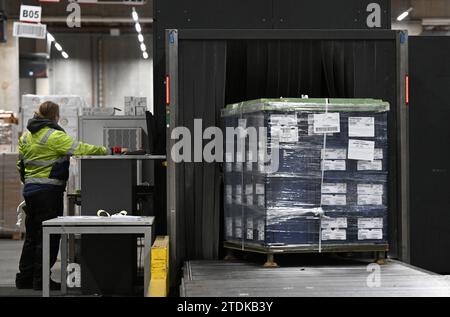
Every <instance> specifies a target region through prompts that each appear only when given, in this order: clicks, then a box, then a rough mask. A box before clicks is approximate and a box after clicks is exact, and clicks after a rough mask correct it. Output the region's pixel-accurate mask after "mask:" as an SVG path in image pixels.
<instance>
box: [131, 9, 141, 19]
mask: <svg viewBox="0 0 450 317" xmlns="http://www.w3.org/2000/svg"><path fill="white" fill-rule="evenodd" d="M131 16H132V17H133V20H134V22H137V21H138V20H139V15H138V13H137V12H136V9H135V8H133V11H132V12H131Z"/></svg>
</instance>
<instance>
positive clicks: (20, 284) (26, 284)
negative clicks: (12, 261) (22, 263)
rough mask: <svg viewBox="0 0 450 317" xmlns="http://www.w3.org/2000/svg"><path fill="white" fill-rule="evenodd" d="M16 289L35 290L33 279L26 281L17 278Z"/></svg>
mask: <svg viewBox="0 0 450 317" xmlns="http://www.w3.org/2000/svg"><path fill="white" fill-rule="evenodd" d="M16 288H17V289H32V288H33V278H30V279H24V278H20V277H18V276H16Z"/></svg>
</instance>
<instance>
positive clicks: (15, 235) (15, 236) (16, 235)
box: [0, 231, 24, 241]
mask: <svg viewBox="0 0 450 317" xmlns="http://www.w3.org/2000/svg"><path fill="white" fill-rule="evenodd" d="M0 237H1V238H4V239H11V240H16V241H20V240H23V238H24V233H23V232H20V231H7V232H1V231H0Z"/></svg>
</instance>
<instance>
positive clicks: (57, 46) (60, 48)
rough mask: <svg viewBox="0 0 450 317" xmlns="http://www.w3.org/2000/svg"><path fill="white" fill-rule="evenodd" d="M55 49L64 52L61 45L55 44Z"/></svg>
mask: <svg viewBox="0 0 450 317" xmlns="http://www.w3.org/2000/svg"><path fill="white" fill-rule="evenodd" d="M55 47H56V49H57V50H58V51H60V52H61V51H62V46H61V45H59V43H58V42H55Z"/></svg>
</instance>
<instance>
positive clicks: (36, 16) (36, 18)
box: [20, 5, 42, 23]
mask: <svg viewBox="0 0 450 317" xmlns="http://www.w3.org/2000/svg"><path fill="white" fill-rule="evenodd" d="M41 15H42V8H41V7H38V6H27V5H21V6H20V21H21V22H31V23H41Z"/></svg>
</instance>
